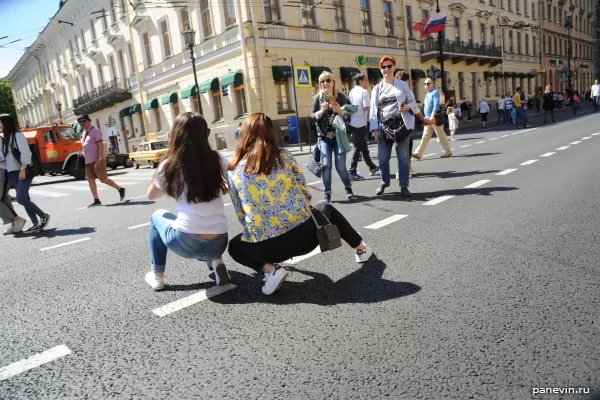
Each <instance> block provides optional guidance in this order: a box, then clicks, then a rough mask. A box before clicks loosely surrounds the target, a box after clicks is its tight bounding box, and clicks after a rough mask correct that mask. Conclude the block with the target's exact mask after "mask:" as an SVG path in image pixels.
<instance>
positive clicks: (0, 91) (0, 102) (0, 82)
mask: <svg viewBox="0 0 600 400" xmlns="http://www.w3.org/2000/svg"><path fill="white" fill-rule="evenodd" d="M0 114H10V115H12V116H13V117H15V118H17V110H16V109H15V103H14V102H13V96H12V89H11V85H10V82H9V81H7V80H6V79H0Z"/></svg>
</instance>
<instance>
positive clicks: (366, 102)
mask: <svg viewBox="0 0 600 400" xmlns="http://www.w3.org/2000/svg"><path fill="white" fill-rule="evenodd" d="M348 98H349V100H350V104H352V105H353V106H358V111H357V112H355V113H354V114H352V116H351V117H350V126H353V127H355V128H362V127H363V126H367V110H365V107H370V106H371V96H369V92H367V91H366V90H365V88H363V87H362V86H360V85H356V86H354V88H352V90H351V91H350V94H349V95H348Z"/></svg>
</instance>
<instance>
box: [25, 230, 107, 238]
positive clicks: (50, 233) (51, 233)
mask: <svg viewBox="0 0 600 400" xmlns="http://www.w3.org/2000/svg"><path fill="white" fill-rule="evenodd" d="M94 232H96V228H91V227H82V228H77V229H60V228H50V229H44V230H43V231H39V232H36V233H30V234H19V235H15V236H16V237H30V238H32V239H41V238H55V237H64V236H75V235H87V234H90V233H94Z"/></svg>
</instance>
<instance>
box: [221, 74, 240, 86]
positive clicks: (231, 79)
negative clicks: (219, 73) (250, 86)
mask: <svg viewBox="0 0 600 400" xmlns="http://www.w3.org/2000/svg"><path fill="white" fill-rule="evenodd" d="M243 83H244V75H242V73H241V72H229V73H227V74H225V75H223V77H222V78H221V87H227V86H229V85H241V84H243Z"/></svg>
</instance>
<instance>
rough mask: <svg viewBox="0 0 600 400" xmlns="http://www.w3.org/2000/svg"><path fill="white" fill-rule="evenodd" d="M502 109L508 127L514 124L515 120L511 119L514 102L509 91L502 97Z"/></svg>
mask: <svg viewBox="0 0 600 400" xmlns="http://www.w3.org/2000/svg"><path fill="white" fill-rule="evenodd" d="M504 108H505V109H506V111H505V114H506V121H508V123H509V124H510V125H512V124H514V121H515V120H516V118H513V109H514V108H515V101H514V100H513V97H512V91H511V90H507V91H506V95H505V96H504Z"/></svg>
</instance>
